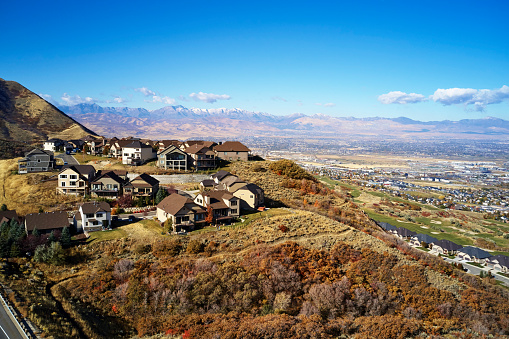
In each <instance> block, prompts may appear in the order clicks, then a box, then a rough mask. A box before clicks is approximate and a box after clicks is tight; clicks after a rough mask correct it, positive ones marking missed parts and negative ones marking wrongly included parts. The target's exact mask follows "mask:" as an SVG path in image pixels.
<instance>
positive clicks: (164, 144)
mask: <svg viewBox="0 0 509 339" xmlns="http://www.w3.org/2000/svg"><path fill="white" fill-rule="evenodd" d="M157 145H158V148H159V150H158V152H161V151H162V150H164V149H166V148H168V147H170V146H175V147H177V148H179V149H180V146H181V145H182V142H180V141H179V140H160V141H159V142H158V143H157Z"/></svg>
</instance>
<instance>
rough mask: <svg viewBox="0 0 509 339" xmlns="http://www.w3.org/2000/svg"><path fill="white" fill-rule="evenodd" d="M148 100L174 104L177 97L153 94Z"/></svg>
mask: <svg viewBox="0 0 509 339" xmlns="http://www.w3.org/2000/svg"><path fill="white" fill-rule="evenodd" d="M145 101H146V102H162V103H164V104H167V105H173V104H175V99H173V98H170V97H166V96H164V97H161V96H158V95H154V96H152V100H145Z"/></svg>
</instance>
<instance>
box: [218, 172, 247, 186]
mask: <svg viewBox="0 0 509 339" xmlns="http://www.w3.org/2000/svg"><path fill="white" fill-rule="evenodd" d="M237 182H245V181H242V180H240V179H239V177H238V176H236V175H233V174H232V175H229V176H227V177H225V178H224V179H223V180H221V183H222V184H223V185H225V186H226V187H230V186H231V185H233V184H234V183H237ZM246 185H247V183H246Z"/></svg>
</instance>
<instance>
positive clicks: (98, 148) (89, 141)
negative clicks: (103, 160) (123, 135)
mask: <svg viewBox="0 0 509 339" xmlns="http://www.w3.org/2000/svg"><path fill="white" fill-rule="evenodd" d="M81 140H83V141H84V142H85V144H86V146H85V147H87V148H88V153H90V154H92V155H97V154H102V152H103V149H104V147H105V146H106V143H107V140H106V139H105V138H102V137H99V138H98V137H94V136H92V135H87V136H86V137H84V138H82V139H81Z"/></svg>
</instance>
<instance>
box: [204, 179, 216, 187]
mask: <svg viewBox="0 0 509 339" xmlns="http://www.w3.org/2000/svg"><path fill="white" fill-rule="evenodd" d="M200 184H201V185H202V186H203V187H214V184H215V182H214V180H212V179H205V180H203V181H202V182H200Z"/></svg>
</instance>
